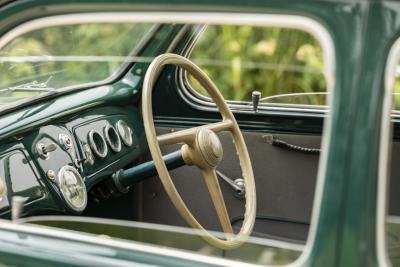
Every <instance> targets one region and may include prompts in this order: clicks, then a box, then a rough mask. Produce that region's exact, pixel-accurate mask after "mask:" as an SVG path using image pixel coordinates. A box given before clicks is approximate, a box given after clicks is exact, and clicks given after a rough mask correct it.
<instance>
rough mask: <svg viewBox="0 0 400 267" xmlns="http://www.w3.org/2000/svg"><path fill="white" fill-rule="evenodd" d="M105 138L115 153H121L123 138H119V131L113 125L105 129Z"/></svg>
mask: <svg viewBox="0 0 400 267" xmlns="http://www.w3.org/2000/svg"><path fill="white" fill-rule="evenodd" d="M104 136H105V138H106V141H107V144H108V145H109V146H110V148H111V150H112V151H114V152H115V153H118V152H120V151H121V138H120V137H119V135H118V133H117V131H116V130H115V128H114V127H112V126H111V125H107V126H106V127H104Z"/></svg>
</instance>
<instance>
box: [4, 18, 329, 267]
mask: <svg viewBox="0 0 400 267" xmlns="http://www.w3.org/2000/svg"><path fill="white" fill-rule="evenodd" d="M205 21H206V22H208V23H213V24H229V25H237V24H242V25H254V26H257V25H259V26H279V27H287V28H296V29H302V30H305V31H307V32H309V33H311V34H312V35H314V36H315V37H316V38H317V40H318V41H319V42H320V43H321V45H322V48H323V57H324V60H325V71H324V73H325V75H326V79H327V89H328V90H327V91H328V92H332V90H333V88H334V84H335V80H334V75H335V50H334V45H333V41H332V39H331V36H330V35H329V33H328V31H327V30H326V29H325V28H324V27H323V26H322V25H321V24H319V23H318V22H317V21H314V20H312V19H310V18H306V17H300V16H295V15H275V14H273V15H263V14H252V13H234V14H230V13H201V12H199V13H194V12H129V13H125V12H121V13H81V14H69V15H57V16H50V17H45V18H40V19H36V20H32V21H29V22H26V23H24V24H21V25H19V26H17V27H16V28H14V29H13V30H11V31H10V32H8V33H6V34H4V35H3V36H2V37H0V49H1V48H2V47H3V46H4V45H6V44H7V43H8V42H9V41H11V40H12V39H14V38H15V37H17V36H19V35H21V34H23V33H26V32H29V31H32V30H36V29H40V28H43V27H49V26H50V25H52V26H55V25H66V24H76V23H85V22H87V23H90V22H109V23H110V22H142V23H145V22H149V23H193V24H204V22H205ZM328 95H330V94H328ZM331 98H332V97H331V96H328V99H327V103H328V106H331V103H332V99H331ZM276 110H290V111H294V110H295V109H279V108H277V109H276ZM299 111H303V110H302V109H300V110H299ZM330 114H331V113H330V112H328V116H327V118H326V119H325V120H324V126H323V133H324V134H323V136H322V153H321V156H320V161H319V168H318V175H317V185H316V189H315V197H314V203H313V211H312V218H311V226H310V230H309V236H308V239H307V243H306V245H305V248H304V252H303V254H302V255H301V256H300V257H299V258H298V259H297V260H296V261H295V262H293V263H291V264H289V266H301V265H303V264H304V263H305V261H306V260H307V258H309V256H310V252H311V248H312V246H313V243H314V239H315V234H316V228H317V222H318V220H319V214H320V206H321V200H322V193H323V185H324V183H325V172H326V165H327V155H328V151H329V145H330V144H329V141H330V140H331V134H332V133H331V120H332V119H331V115H330ZM0 229H5V230H7V229H8V230H15V231H23V232H26V233H34V234H41V235H43V234H46V235H48V236H58V237H62V238H65V239H72V240H77V241H82V242H90V243H97V244H104V245H114V246H116V247H120V248H127V249H134V250H137V251H141V252H145V253H153V254H159V255H165V256H167V257H171V255H175V256H176V257H178V258H179V257H181V258H184V259H188V260H192V261H195V262H196V261H197V262H202V263H206V264H207V263H208V264H210V265H215V264H218V265H220V266H255V265H251V264H246V263H242V262H235V261H230V260H226V259H221V258H216V257H209V256H203V255H198V254H194V253H186V252H180V251H176V250H173V249H168V248H158V247H153V246H149V245H144V244H134V243H131V242H129V243H128V242H121V241H114V240H102V239H101V238H97V237H90V236H86V235H83V234H71V233H69V232H65V231H61V230H49V231H47V232H46V233H43V231H42V228H40V227H37V226H30V225H29V226H28V225H17V224H12V223H9V222H6V221H0Z"/></svg>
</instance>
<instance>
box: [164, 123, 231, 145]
mask: <svg viewBox="0 0 400 267" xmlns="http://www.w3.org/2000/svg"><path fill="white" fill-rule="evenodd" d="M232 126H233V122H232V121H231V120H224V121H220V122H215V123H211V124H207V125H203V126H198V127H193V128H189V129H185V130H180V131H177V132H172V133H167V134H162V135H159V136H157V141H158V143H159V144H160V145H174V144H188V145H190V144H191V143H192V142H193V141H194V139H195V138H196V134H197V133H198V132H199V131H200V130H201V129H204V128H206V129H209V130H211V131H213V132H214V133H218V132H221V131H223V130H229V129H230V128H231V127H232Z"/></svg>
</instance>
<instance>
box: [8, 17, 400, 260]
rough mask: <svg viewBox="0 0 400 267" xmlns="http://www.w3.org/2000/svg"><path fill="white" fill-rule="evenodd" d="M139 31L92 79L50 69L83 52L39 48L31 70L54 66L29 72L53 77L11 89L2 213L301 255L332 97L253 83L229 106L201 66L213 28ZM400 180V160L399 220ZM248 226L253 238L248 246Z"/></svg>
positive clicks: (12, 44) (142, 237)
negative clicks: (269, 94) (265, 92)
mask: <svg viewBox="0 0 400 267" xmlns="http://www.w3.org/2000/svg"><path fill="white" fill-rule="evenodd" d="M71 24H72V23H71ZM77 24H79V23H77ZM80 24H82V23H80ZM125 24H129V23H125ZM130 24H132V23H130ZM142 24H143V25H142V26H143V27H141V28H137V29H136V28H135V31H134V32H133V33H134V34H131V33H129V34H131V36H134V38H132V39H129V38H127V39H128V40H129V42H131V43H132V44H131V46H130V47H129V49H128V51H127V52H126V53H125V54H123V53H122V54H118V55H117V54H112V55H111V56H117V57H116V58H117V59H115V60H116V61H114V62H111V63H110V62H108V65H107V68H108V69H107V71H105V72H104V73H102V71H103V70H102V68H103V65H106V64H104V62H102V61H95V59H93V58H89V59H87V60H89V61H90V60H92V62H90V64H89V63H85V64H87V65H86V66H84V68H86V69H87V70H89V71H91V70H94V69H95V68H96V75H97V76H96V75H93V76H92V77H85V79H86V80H85V79H83V80H82V79H80V78H75V77H72V76H73V75H75V74H74V73H73V71H74V70H73V71H71V74H70V73H66V72H62V73H61V74H57V72H56V71H53V69H52V68H54V70H58V69H61V67H63V68H64V67H65V66H63V65H57V64H61V63H59V62H63V61H67V63H68V64H69V63H71V62H75V63H76V61H81V60H82V61H83V60H85V59H83V58H84V56H87V55H85V54H82V55H79V56H81V57H80V58H78V59H71V58H68V57H64V58H61V57H60V58H61V59H60V61H57V60H58V58H57V55H52V56H54V57H53V58H50V56H51V55H50V56H48V55H46V53H47V52H48V51H42V50H41V51H39V52H37V51H38V50H34V49H39V48H37V47H36V48H34V49H33V50H31V51H28V52H27V53H28V54H29V53H32V51H36V52H33V53H32V55H31V56H32V58H30V59H29V60H30V61H28V63H29V64H39V63H40V62H41V61H38V60H37V59H36V58H34V56H41V55H42V54H43V55H45V56H47V57H48V58H46V60H48V61H51V62H53V63H54V62H55V63H54V65H52V67H51V68H50V67H49V69H48V70H46V69H45V68H47V67H48V65H46V64H45V63H41V64H42V65H35V67H34V68H36V72H35V73H36V74H37V73H39V74H40V73H45V72H46V71H47V74H46V75H42V76H35V79H33V78H29V77H28V79H25V80H24V79H20V80H16V79H14V81H13V83H9V84H6V85H4V84H3V86H2V88H3V87H4V88H5V89H4V90H0V94H2V95H0V101H1V102H2V105H4V108H3V107H1V106H0V107H1V108H2V110H0V116H1V119H0V124H1V127H0V139H1V143H0V196H1V198H0V217H1V218H3V219H9V220H12V221H13V222H17V223H18V222H23V223H29V224H36V225H41V226H46V227H48V226H50V227H58V228H63V229H67V230H69V231H70V230H72V231H79V232H85V233H89V234H95V235H101V236H104V237H105V238H119V239H125V240H132V241H143V242H147V243H153V244H157V245H161V246H171V247H176V248H179V249H186V250H194V251H201V252H202V253H205V254H207V255H219V256H222V257H227V258H232V259H237V260H243V261H253V262H255V263H264V264H265V263H268V264H271V263H280V264H283V263H288V262H291V261H293V260H294V259H296V258H297V257H299V255H300V254H301V252H302V251H303V250H304V246H305V245H306V242H307V237H308V234H309V231H310V224H311V215H312V212H313V205H314V192H315V189H316V186H317V177H318V171H319V159H320V155H321V153H323V152H324V151H323V150H324V147H323V146H322V143H323V141H322V139H323V138H322V136H323V129H324V120H325V119H326V118H327V116H328V108H327V106H326V105H327V103H325V101H327V100H325V97H328V96H327V93H325V95H323V100H318V101H319V103H318V104H313V105H310V104H307V103H305V104H298V103H297V102H296V103H295V104H291V103H290V101H292V99H289V98H288V100H287V101H288V103H284V102H285V101H286V100H285V101H281V102H280V101H275V100H276V99H274V101H270V102H263V100H262V99H263V96H261V97H260V95H258V93H257V92H258V91H257V88H254V91H249V92H247V95H244V96H242V99H246V101H244V100H240V101H239V100H231V99H224V97H225V95H222V94H221V93H220V92H219V91H218V89H217V88H218V84H217V83H216V85H214V84H213V81H214V78H215V77H216V76H215V75H214V76H213V75H212V73H211V71H205V72H203V71H199V70H202V69H203V67H205V69H207V62H206V63H204V62H203V63H204V64H198V65H196V62H197V63H198V62H200V63H201V60H200V61H196V60H192V56H193V54H194V53H195V51H196V44H198V43H199V42H201V38H200V37H201V36H202V35H203V34H204V35H205V34H206V32H207V27H206V26H205V25H203V24H196V23H195V24H189V23H188V24H179V23H174V24H173V23H159V24H149V23H148V24H146V23H142ZM100 25H101V23H100ZM89 26H90V25H89ZM54 27H56V26H54ZM208 27H209V26H208ZM47 28H51V27H50V26H47ZM46 30H47V29H46V28H45V29H44V30H41V29H36V30H31V29H30V30H29V31H27V32H25V33H23V34H22V37H21V36H12V34H10V37H9V36H5V37H3V38H4V39H3V40H0V49H1V50H3V51H6V52H5V53H3V54H4V55H5V56H10V57H13V56H14V59H12V58H10V63H9V65H7V66H6V67H7V68H8V69H9V70H10V69H11V68H14V67H16V66H18V64H22V63H20V62H18V58H17V56H20V55H24V56H26V55H25V54H24V53H22V52H21V54H18V53H17V52H18V51H20V50H18V47H19V45H20V43H21V42H24V41H26V40H28V38H31V39H32V38H34V37H33V36H34V33H35V31H36V34H37V33H38V32H41V33H45V31H46ZM50 30H51V29H50ZM37 35H38V36H40V34H37ZM24 36H26V37H25V39H24V38H23V37H24ZM43 36H44V35H43ZM43 36H41V37H40V38H42V39H40V38H39V37H38V38H37V40H42V41H43V40H47V39H45V38H44V37H43ZM7 38H8V39H7ZM47 41H48V42H49V43H51V38H50V39H49V40H47ZM89 41H90V40H89ZM18 42H19V43H18ZM43 42H44V41H43ZM116 42H120V43H122V41H118V40H116ZM221 42H222V41H221ZM215 45H217V41H216V42H215ZM260 46H261V45H260ZM12 49H14V50H12ZM107 49H111V48H107ZM265 49H270V48H265ZM16 51H17V52H16ZM110 51H112V50H110ZM13 53H14V54H13ZM66 55H67V54H66ZM60 56H62V55H60ZM103 56H104V55H103ZM108 56H109V55H108ZM111 56H110V57H109V58H108V59H107V60H108V61H112V60H114V58H112V57H111ZM212 56H215V57H217V56H218V55H212V54H211V56H210V57H212ZM120 58H123V60H121V59H120ZM281 60H284V59H282V58H281ZM203 61H204V60H203ZM28 63H23V64H25V65H24V68H29V67H30V66H28ZM106 63H107V62H106ZM47 64H49V63H47ZM71 64H72V63H71ZM71 66H72V65H71ZM221 66H222V67H221V68H222V69H223V68H228V69H229V66H228V67H226V66H224V65H223V64H222V63H221ZM325 67H326V66H325ZM40 68H44V69H45V70H43V69H40ZM84 68H82V69H77V70H76V73H82V72H84V71H85V70H84ZM110 69H111V71H110ZM232 69H233V70H229V71H228V70H227V71H228V73H230V71H232V72H234V71H235V70H234V68H233V67H232ZM203 70H204V69H203ZM250 71H254V68H253V69H252V68H250ZM110 73H111V75H110ZM207 73H208V74H210V75H209V76H208V75H207ZM9 75H11V74H9ZM68 75H71V77H72V78H71V77H69V76H68ZM76 75H78V74H76ZM190 75H191V76H192V77H189V76H190ZM318 75H321V74H318ZM76 77H78V76H76ZM193 77H194V78H193ZM320 77H321V76H319V78H320ZM19 78H21V77H19ZM243 79H244V78H243ZM33 80H34V81H33ZM192 80H196V81H198V83H199V85H200V86H201V87H203V89H202V90H203V91H200V90H197V91H196V90H194V89H193V87H196V86H197V85H193V83H194V82H192ZM210 81H211V82H210ZM325 86H326V85H325ZM54 88H61V89H56V90H55V89H54ZM204 90H205V91H204ZM199 92H202V93H199ZM199 94H201V95H199ZM26 95H29V96H30V97H29V98H28V99H27V97H26ZM276 95H279V94H278V93H276ZM305 96H306V95H304V94H303V95H300V97H305ZM316 96H317V97H318V99H320V98H321V96H320V95H317V94H316ZM280 97H282V98H284V97H283V96H280ZM296 97H299V96H296ZM11 99H12V101H11ZM260 99H261V101H260ZM10 101H11V103H7V102H10ZM321 101H322V102H323V103H321ZM3 102H4V104H3ZM395 138H396V131H395ZM398 145H399V144H398V142H394V143H393V152H392V160H393V161H394V162H395V161H396V160H397V159H398V158H399V157H400V149H397V146H398ZM399 172H400V169H399V168H397V166H396V165H395V164H393V165H392V167H391V177H392V178H391V179H390V184H391V186H390V188H391V189H390V201H389V203H390V205H389V214H390V215H393V216H399V215H400V205H398V201H397V196H396V193H395V192H394V190H395V188H397V184H398V183H400V181H398V179H396V177H399ZM188 211H189V212H188ZM226 215H228V217H226ZM393 218H394V217H393ZM252 221H253V222H252ZM253 224H254V225H253ZM160 225H162V227H161V226H160ZM182 227H184V228H182ZM190 228H193V229H200V231H197V230H196V231H193V230H190ZM205 229H206V230H205ZM203 230H204V231H203ZM239 232H240V233H242V234H243V235H244V236H246V235H249V236H251V237H249V238H245V239H243V240H240V238H241V237H240V235H237V233H239ZM391 234H393V235H392V236H393V239H391V241H390V242H392V245H393V247H394V248H396V246H397V245H399V244H398V242H396V240H397V239H398V237H397V236H396V234H395V233H391ZM199 236H200V238H199ZM232 236H233V237H232ZM203 239H204V240H205V241H203ZM247 240H248V241H247ZM230 241H232V242H230ZM266 250H268V251H272V252H271V253H273V254H274V255H275V256H274V257H273V259H271V258H268V257H266V256H265V251H266ZM249 251H252V252H251V253H250V252H249ZM263 253H264V254H263ZM262 255H264V256H262Z"/></svg>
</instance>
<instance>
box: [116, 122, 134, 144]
mask: <svg viewBox="0 0 400 267" xmlns="http://www.w3.org/2000/svg"><path fill="white" fill-rule="evenodd" d="M117 131H118V134H119V136H121V139H122V142H124V144H125V145H126V146H132V144H133V137H132V133H133V131H132V129H131V127H129V126H128V124H127V123H126V122H125V121H123V120H119V121H118V122H117Z"/></svg>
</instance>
